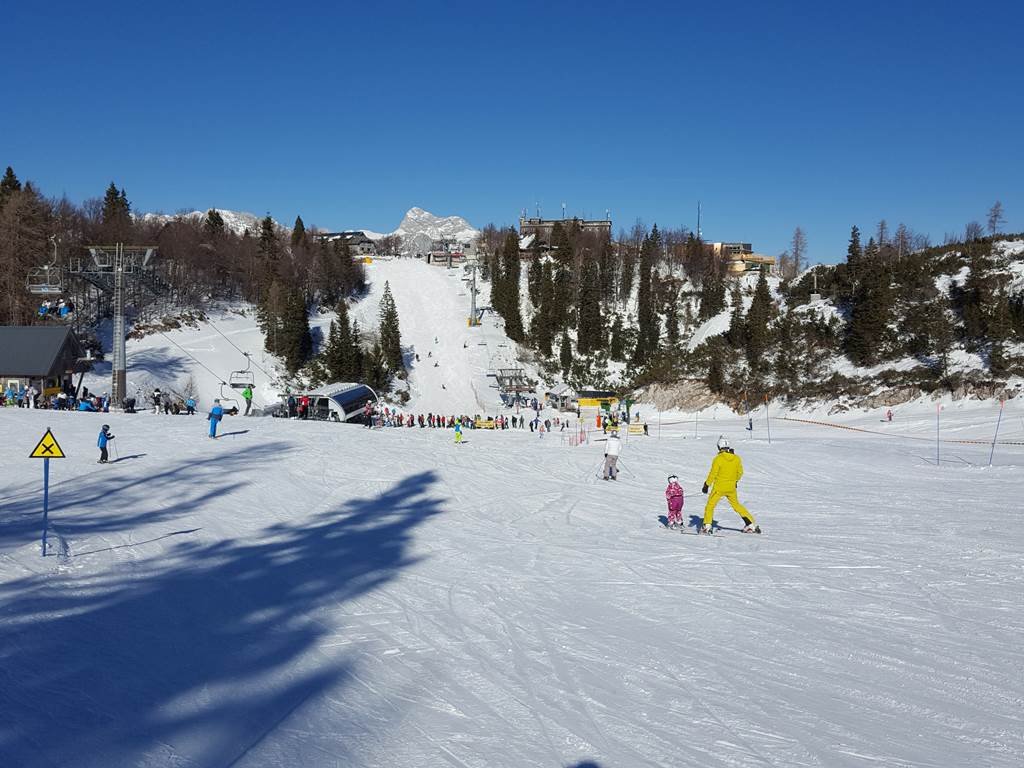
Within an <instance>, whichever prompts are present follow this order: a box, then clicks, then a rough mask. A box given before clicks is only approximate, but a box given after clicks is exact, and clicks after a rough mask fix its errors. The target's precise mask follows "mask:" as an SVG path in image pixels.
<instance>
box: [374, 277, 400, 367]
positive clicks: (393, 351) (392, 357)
mask: <svg viewBox="0 0 1024 768" xmlns="http://www.w3.org/2000/svg"><path fill="white" fill-rule="evenodd" d="M380 348H381V352H382V353H383V355H384V364H385V365H386V366H387V369H388V372H389V373H390V374H392V375H397V376H398V377H399V378H405V363H404V362H403V360H402V334H401V331H400V330H399V328H398V308H397V307H396V306H395V300H394V298H393V297H392V295H391V285H390V283H388V282H387V281H385V282H384V295H383V296H382V297H381V299H380Z"/></svg>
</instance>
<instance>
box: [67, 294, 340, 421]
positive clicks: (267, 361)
mask: <svg viewBox="0 0 1024 768" xmlns="http://www.w3.org/2000/svg"><path fill="white" fill-rule="evenodd" d="M206 317H207V319H206V320H200V321H198V322H197V323H196V324H195V325H182V327H180V328H177V329H174V330H166V331H163V332H154V333H150V334H148V335H146V336H144V337H143V338H141V339H136V338H132V339H128V341H127V343H126V348H127V354H128V371H127V375H128V386H127V393H128V394H129V395H134V396H135V397H136V398H144V397H145V396H146V395H147V394H148V393H149V392H150V391H152V389H153V388H154V387H160V388H161V389H162V390H164V391H168V390H170V391H172V392H176V393H178V394H181V393H183V392H184V391H185V388H186V385H187V383H188V381H189V380H190V379H191V380H192V381H193V383H194V384H195V388H196V390H195V391H196V395H197V397H198V401H199V405H200V407H201V408H208V407H209V406H210V404H211V403H212V402H213V399H214V398H215V397H217V398H221V399H222V400H225V401H229V400H230V399H234V400H236V401H238V404H241V394H240V392H239V391H238V390H233V389H232V388H231V387H230V386H221V382H225V384H229V383H230V381H231V373H232V371H240V370H244V369H246V367H247V366H248V369H249V370H250V371H251V372H252V374H253V379H254V384H255V386H254V387H253V405H254V406H255V407H256V408H261V407H263V406H266V405H269V404H271V403H276V402H278V397H277V393H278V391H279V387H278V386H277V384H275V379H277V377H278V376H279V375H281V373H282V370H281V368H280V365H279V363H278V361H277V360H276V359H275V358H273V357H272V356H270V355H267V354H266V352H265V351H264V339H263V332H262V330H261V329H260V327H259V323H258V322H257V320H256V310H255V308H254V307H253V306H251V305H247V304H239V305H237V306H234V307H229V308H222V309H211V310H209V311H208V312H207V313H206ZM329 323H330V317H320V316H314V317H312V318H311V319H310V326H311V328H312V329H313V332H314V334H316V335H317V336H318V337H319V336H320V335H321V334H326V332H327V326H328V325H329ZM246 352H248V353H249V355H250V359H251V361H252V362H251V364H250V363H248V362H247V360H246V357H245V353H246ZM109 360H110V356H109V355H108V356H107V362H103V363H95V364H94V369H93V371H92V372H91V373H89V374H87V375H86V376H85V379H84V381H83V383H84V385H85V386H86V387H88V388H89V389H90V390H91V391H93V392H109V391H110V367H111V366H110V362H109ZM227 404H228V405H230V404H231V403H230V402H228V403H227Z"/></svg>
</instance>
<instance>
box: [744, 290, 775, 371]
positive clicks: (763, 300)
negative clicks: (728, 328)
mask: <svg viewBox="0 0 1024 768" xmlns="http://www.w3.org/2000/svg"><path fill="white" fill-rule="evenodd" d="M774 313H775V307H774V305H773V304H772V295H771V291H769V290H768V280H767V279H766V277H765V273H764V272H761V275H760V277H759V278H758V280H757V286H756V287H755V288H754V299H753V301H752V302H751V303H750V310H749V311H748V312H747V339H746V350H747V362H748V363H749V364H750V368H751V370H754V371H757V370H759V369H760V368H761V363H762V358H763V356H764V354H765V352H766V351H767V349H768V343H769V339H770V335H771V334H770V332H769V329H768V325H769V323H770V322H771V320H772V317H773V315H774Z"/></svg>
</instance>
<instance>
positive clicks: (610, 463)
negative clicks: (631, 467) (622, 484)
mask: <svg viewBox="0 0 1024 768" xmlns="http://www.w3.org/2000/svg"><path fill="white" fill-rule="evenodd" d="M621 452H622V443H621V442H620V441H619V436H618V435H617V434H615V433H614V432H613V433H612V434H610V435H608V439H607V440H606V441H605V444H604V479H605V480H614V479H615V478H616V477H618V475H619V469H618V467H616V466H615V465H616V464H617V463H618V461H619V454H620V453H621Z"/></svg>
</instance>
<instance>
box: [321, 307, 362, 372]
mask: <svg viewBox="0 0 1024 768" xmlns="http://www.w3.org/2000/svg"><path fill="white" fill-rule="evenodd" d="M337 315H338V317H337V319H336V320H333V321H331V331H330V334H329V335H328V343H327V347H326V349H325V350H324V352H323V366H324V369H325V370H326V371H327V373H328V375H329V377H330V379H331V381H351V382H358V381H360V377H361V376H362V365H361V352H360V350H359V347H358V344H359V340H358V333H359V326H358V325H356V324H355V322H354V321H352V322H351V323H350V321H349V317H348V305H347V303H346V302H344V301H340V302H338V307H337Z"/></svg>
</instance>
